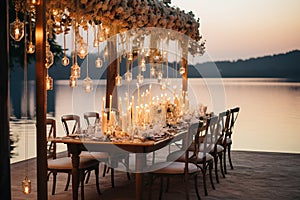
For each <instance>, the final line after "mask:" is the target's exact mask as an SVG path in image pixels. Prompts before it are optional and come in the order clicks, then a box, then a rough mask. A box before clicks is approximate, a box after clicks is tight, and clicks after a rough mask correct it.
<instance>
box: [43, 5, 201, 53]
mask: <svg viewBox="0 0 300 200" xmlns="http://www.w3.org/2000/svg"><path fill="white" fill-rule="evenodd" d="M170 3H171V0H163V1H160V0H77V1H76V0H75V1H70V0H58V1H57V0H49V3H47V10H48V11H49V12H48V20H47V25H48V28H49V29H52V30H54V32H55V33H56V34H60V33H68V31H69V30H70V28H69V27H70V26H72V21H74V19H76V20H77V23H78V24H79V25H80V26H81V27H82V28H84V29H87V28H88V24H100V23H101V24H102V26H103V27H104V28H109V27H114V26H117V27H118V31H117V32H115V33H121V32H125V31H128V30H131V29H139V28H148V27H149V28H150V27H156V28H163V29H170V30H173V31H176V32H178V33H181V34H184V35H185V36H188V37H189V38H190V39H191V40H192V41H191V40H190V42H189V52H190V53H192V54H193V55H195V54H203V52H204V41H203V40H202V36H201V35H200V33H199V27H200V23H199V19H195V16H194V14H193V13H192V12H188V13H186V12H185V11H184V10H180V9H179V8H176V7H172V6H170ZM171 39H172V38H171Z"/></svg>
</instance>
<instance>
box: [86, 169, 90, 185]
mask: <svg viewBox="0 0 300 200" xmlns="http://www.w3.org/2000/svg"><path fill="white" fill-rule="evenodd" d="M90 176H91V171H88V172H87V177H86V179H85V184H88V182H89V180H90Z"/></svg>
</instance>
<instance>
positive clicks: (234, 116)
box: [228, 107, 240, 137]
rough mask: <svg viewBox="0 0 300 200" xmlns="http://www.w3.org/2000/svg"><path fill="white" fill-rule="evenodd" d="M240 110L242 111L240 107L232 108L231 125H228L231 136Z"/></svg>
mask: <svg viewBox="0 0 300 200" xmlns="http://www.w3.org/2000/svg"><path fill="white" fill-rule="evenodd" d="M239 111H240V107H235V108H232V109H230V114H231V117H230V124H229V127H228V132H229V137H231V134H232V129H233V127H234V124H235V122H236V120H237V117H238V115H239Z"/></svg>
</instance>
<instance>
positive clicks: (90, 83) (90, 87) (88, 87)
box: [82, 76, 93, 93]
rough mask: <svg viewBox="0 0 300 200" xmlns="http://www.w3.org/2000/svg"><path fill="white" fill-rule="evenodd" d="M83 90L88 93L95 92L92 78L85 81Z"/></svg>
mask: <svg viewBox="0 0 300 200" xmlns="http://www.w3.org/2000/svg"><path fill="white" fill-rule="evenodd" d="M82 86H83V90H84V91H85V92H86V93H90V92H91V91H92V90H93V80H92V79H91V78H90V77H88V76H87V77H86V78H85V79H83V85H82Z"/></svg>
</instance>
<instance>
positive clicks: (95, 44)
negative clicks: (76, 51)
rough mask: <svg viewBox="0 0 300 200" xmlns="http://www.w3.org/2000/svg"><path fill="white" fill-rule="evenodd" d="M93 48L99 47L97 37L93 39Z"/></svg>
mask: <svg viewBox="0 0 300 200" xmlns="http://www.w3.org/2000/svg"><path fill="white" fill-rule="evenodd" d="M93 46H94V47H98V46H99V40H98V39H97V37H95V38H94V42H93Z"/></svg>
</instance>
